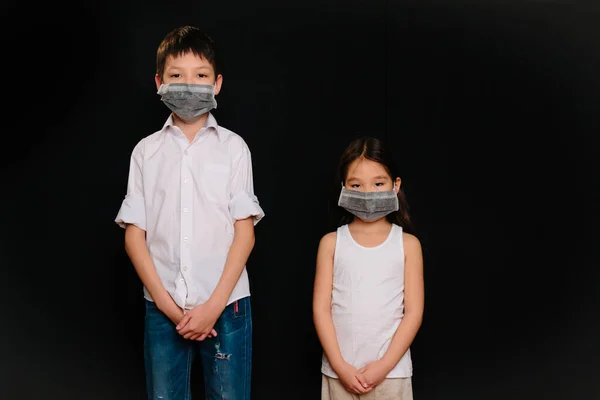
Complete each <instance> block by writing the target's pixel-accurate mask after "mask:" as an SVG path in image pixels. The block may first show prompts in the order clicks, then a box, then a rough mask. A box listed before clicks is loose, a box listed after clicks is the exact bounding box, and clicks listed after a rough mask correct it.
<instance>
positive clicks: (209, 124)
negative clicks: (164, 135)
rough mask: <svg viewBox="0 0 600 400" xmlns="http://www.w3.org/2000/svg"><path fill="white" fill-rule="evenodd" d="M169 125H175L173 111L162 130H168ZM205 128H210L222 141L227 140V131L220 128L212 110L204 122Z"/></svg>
mask: <svg viewBox="0 0 600 400" xmlns="http://www.w3.org/2000/svg"><path fill="white" fill-rule="evenodd" d="M169 126H175V125H174V123H173V113H171V114H170V115H169V118H167V121H166V122H165V124H164V125H163V127H162V130H163V131H166V129H167V128H168V127H169ZM204 128H207V130H209V131H211V132H215V133H216V134H217V136H218V138H219V140H220V141H221V142H222V141H224V140H225V133H224V132H223V131H222V130H221V129H219V125H218V124H217V120H216V119H215V117H214V115H212V113H211V112H209V113H208V118H206V122H205V123H204Z"/></svg>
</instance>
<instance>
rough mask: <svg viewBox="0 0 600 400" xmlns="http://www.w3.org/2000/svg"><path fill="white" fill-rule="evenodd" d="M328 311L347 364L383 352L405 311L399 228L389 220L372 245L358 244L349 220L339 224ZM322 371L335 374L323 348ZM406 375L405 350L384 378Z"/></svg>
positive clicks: (359, 365) (358, 364)
mask: <svg viewBox="0 0 600 400" xmlns="http://www.w3.org/2000/svg"><path fill="white" fill-rule="evenodd" d="M331 316H332V319H333V325H334V326H335V333H336V336H337V340H338V343H339V346H340V350H341V352H342V357H343V358H344V360H345V361H346V362H347V363H349V364H351V365H353V366H354V367H355V368H357V369H359V368H362V367H364V366H365V365H366V364H368V363H370V362H373V361H376V360H379V359H381V358H382V357H383V355H384V354H385V352H386V350H387V349H388V347H389V345H390V343H391V341H392V337H393V336H394V333H395V332H396V329H397V328H398V325H400V321H402V317H403V316H404V245H403V241H402V227H400V226H398V225H392V229H391V231H390V234H389V235H388V237H387V239H386V240H385V241H384V242H383V243H381V244H380V245H378V246H375V247H364V246H361V245H360V244H358V243H357V242H356V241H355V240H354V238H353V237H352V235H351V234H350V230H349V229H348V225H344V226H341V227H339V228H338V230H337V239H336V244H335V253H334V258H333V292H332V297H331ZM321 372H322V373H323V374H325V375H327V376H330V377H333V378H337V374H336V373H335V371H334V370H333V368H332V367H331V365H330V364H329V361H328V360H327V356H326V355H325V353H323V359H322V364H321ZM410 376H412V360H411V357H410V349H409V350H407V351H406V353H405V354H404V356H403V357H402V359H401V360H400V361H399V362H398V364H397V365H396V366H395V367H394V369H392V371H390V373H389V374H388V375H387V378H407V377H410Z"/></svg>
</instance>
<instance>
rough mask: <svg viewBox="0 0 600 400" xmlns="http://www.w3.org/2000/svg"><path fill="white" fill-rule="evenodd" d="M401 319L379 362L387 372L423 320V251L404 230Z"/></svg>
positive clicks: (409, 342)
mask: <svg viewBox="0 0 600 400" xmlns="http://www.w3.org/2000/svg"><path fill="white" fill-rule="evenodd" d="M403 242H404V318H403V319H402V322H401V323H400V325H399V326H398V329H397V330H396V333H395V334H394V337H393V338H392V342H391V344H390V347H389V348H388V349H387V351H386V352H385V354H384V356H383V358H382V359H381V361H382V362H383V363H384V365H385V366H386V369H389V371H391V370H392V369H393V368H394V367H395V366H396V364H398V362H400V359H401V358H402V356H403V355H404V353H406V351H407V350H408V348H409V347H410V345H411V343H412V341H413V340H414V338H415V336H416V334H417V331H418V330H419V328H420V327H421V322H422V321H423V306H424V297H425V289H424V282H423V252H422V250H421V243H420V242H419V239H417V238H416V237H415V236H413V235H411V234H408V233H404V234H403Z"/></svg>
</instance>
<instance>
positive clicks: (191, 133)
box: [173, 113, 208, 143]
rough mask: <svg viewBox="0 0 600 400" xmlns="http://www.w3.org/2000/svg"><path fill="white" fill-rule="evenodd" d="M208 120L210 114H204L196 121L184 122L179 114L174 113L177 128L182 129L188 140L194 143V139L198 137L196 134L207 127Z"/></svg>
mask: <svg viewBox="0 0 600 400" xmlns="http://www.w3.org/2000/svg"><path fill="white" fill-rule="evenodd" d="M207 119H208V113H204V114H202V115H201V116H200V118H198V119H196V120H194V121H184V120H182V119H181V118H179V117H178V116H177V114H175V113H173V123H174V125H175V126H176V127H178V128H179V129H181V131H182V132H183V134H184V135H185V137H186V138H187V140H188V141H189V142H190V143H192V141H193V140H194V138H195V137H196V133H198V131H199V130H200V129H202V128H204V125H206V120H207Z"/></svg>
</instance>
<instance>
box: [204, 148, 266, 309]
mask: <svg viewBox="0 0 600 400" xmlns="http://www.w3.org/2000/svg"><path fill="white" fill-rule="evenodd" d="M239 145H240V147H239V151H238V156H237V157H236V158H235V159H234V161H233V176H232V179H231V192H230V193H231V194H230V196H231V197H230V199H231V200H230V202H229V213H230V214H231V217H232V218H233V220H234V221H235V222H234V225H233V227H234V234H233V242H232V244H231V248H230V249H229V253H228V254H227V259H226V261H225V267H224V269H223V273H222V274H221V278H220V279H219V282H218V283H217V286H216V288H215V290H214V291H213V293H212V294H211V296H210V299H209V300H208V301H209V302H210V303H212V304H214V305H215V306H216V307H217V309H218V310H219V315H220V314H221V312H223V309H225V306H226V305H227V301H228V300H229V297H230V296H231V292H233V289H234V288H235V285H236V284H237V282H238V280H239V279H240V276H241V274H242V271H243V270H244V267H245V266H246V262H247V261H248V257H250V253H251V252H252V249H253V248H254V243H255V237H254V226H255V225H256V224H257V223H258V221H260V220H261V219H262V218H263V217H264V215H265V214H264V212H263V210H262V209H261V207H260V205H259V204H258V199H257V198H256V196H255V195H254V182H253V176H252V157H251V155H250V150H249V149H248V146H247V145H246V143H245V142H243V141H241V142H239Z"/></svg>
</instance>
